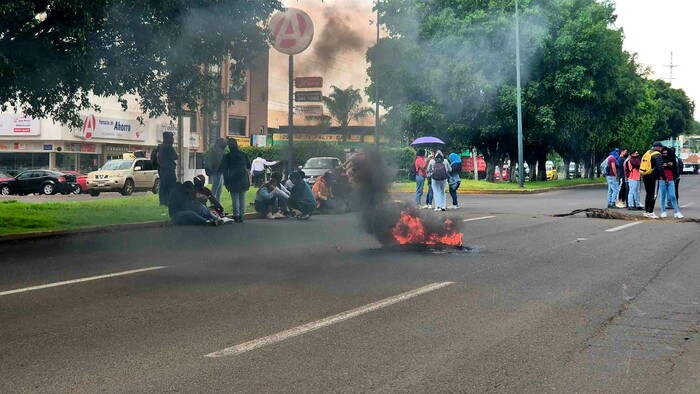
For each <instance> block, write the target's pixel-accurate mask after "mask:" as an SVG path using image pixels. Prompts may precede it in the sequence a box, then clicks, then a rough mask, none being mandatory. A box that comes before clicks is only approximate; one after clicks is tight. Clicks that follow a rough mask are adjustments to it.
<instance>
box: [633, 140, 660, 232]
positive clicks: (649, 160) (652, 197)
mask: <svg viewBox="0 0 700 394" xmlns="http://www.w3.org/2000/svg"><path fill="white" fill-rule="evenodd" d="M651 147H652V148H651V149H650V150H648V151H647V152H646V153H645V154H644V156H642V161H641V163H640V164H639V173H640V174H641V175H642V182H643V183H644V191H645V192H646V197H645V198H644V217H647V218H650V219H658V218H659V217H658V216H656V214H655V213H654V205H655V204H656V190H655V189H656V186H657V183H658V182H659V179H663V180H664V181H666V175H665V173H664V162H663V160H662V158H661V148H662V147H663V145H662V144H661V142H658V141H657V142H654V143H653V144H652V145H651Z"/></svg>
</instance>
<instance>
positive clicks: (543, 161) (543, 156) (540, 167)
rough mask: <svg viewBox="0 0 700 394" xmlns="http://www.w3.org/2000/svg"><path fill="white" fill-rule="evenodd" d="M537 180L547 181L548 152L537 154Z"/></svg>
mask: <svg viewBox="0 0 700 394" xmlns="http://www.w3.org/2000/svg"><path fill="white" fill-rule="evenodd" d="M537 156H538V157H537V180H538V181H542V182H545V181H547V152H541V153H539V154H538V155H537Z"/></svg>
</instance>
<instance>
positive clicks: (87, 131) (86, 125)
mask: <svg viewBox="0 0 700 394" xmlns="http://www.w3.org/2000/svg"><path fill="white" fill-rule="evenodd" d="M96 128H97V120H96V119H95V115H88V116H87V117H85V121H83V135H82V137H83V138H85V139H86V140H89V139H90V138H92V133H94V132H95V129H96Z"/></svg>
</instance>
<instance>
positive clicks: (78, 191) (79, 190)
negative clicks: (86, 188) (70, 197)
mask: <svg viewBox="0 0 700 394" xmlns="http://www.w3.org/2000/svg"><path fill="white" fill-rule="evenodd" d="M71 193H73V194H82V193H83V189H81V188H80V186H76V188H75V189H73V191H72V192H71Z"/></svg>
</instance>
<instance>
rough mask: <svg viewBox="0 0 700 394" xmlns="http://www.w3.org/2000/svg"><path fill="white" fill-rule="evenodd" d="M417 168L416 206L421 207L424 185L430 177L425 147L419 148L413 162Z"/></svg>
mask: <svg viewBox="0 0 700 394" xmlns="http://www.w3.org/2000/svg"><path fill="white" fill-rule="evenodd" d="M413 166H414V167H415V170H416V208H421V207H422V205H421V201H420V200H421V198H422V197H423V187H424V186H425V180H426V178H427V177H428V171H427V169H428V160H426V158H425V149H423V148H420V149H418V153H416V160H415V161H414V162H413Z"/></svg>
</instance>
